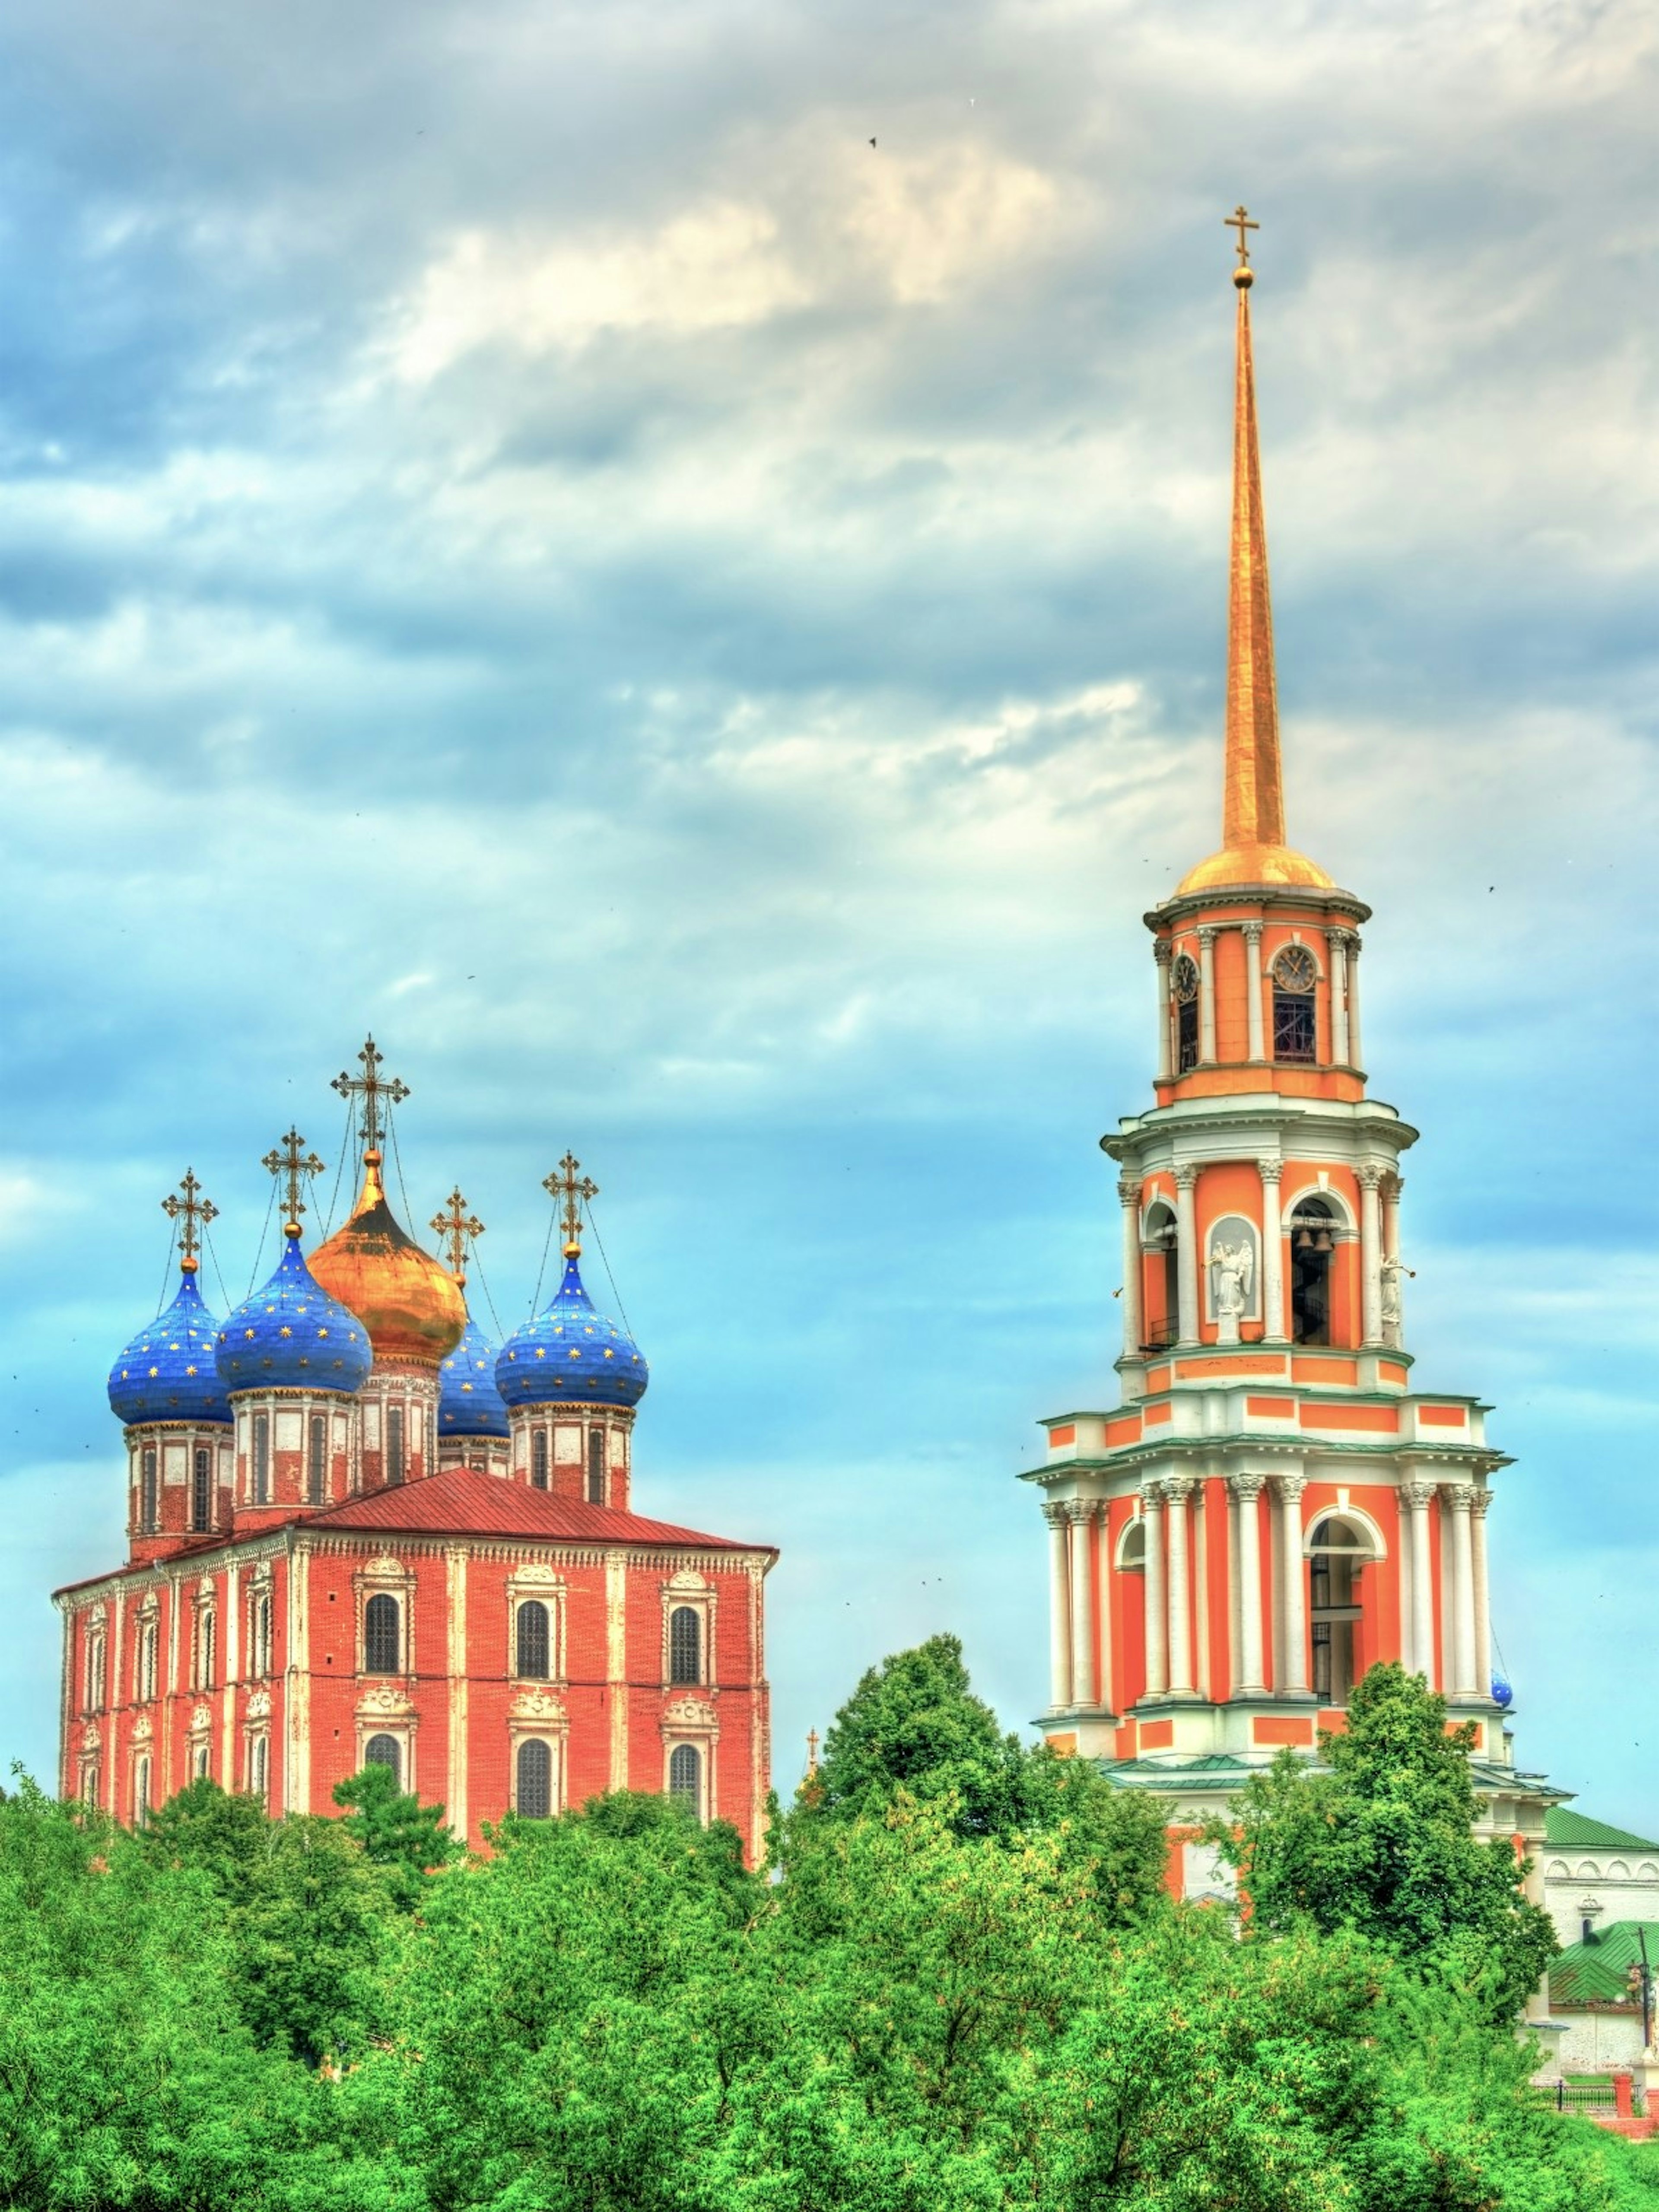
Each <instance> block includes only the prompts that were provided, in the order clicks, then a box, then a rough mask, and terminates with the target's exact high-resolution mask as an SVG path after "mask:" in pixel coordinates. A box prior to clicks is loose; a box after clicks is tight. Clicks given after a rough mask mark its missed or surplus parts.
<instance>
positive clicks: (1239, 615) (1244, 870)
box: [1176, 207, 1333, 896]
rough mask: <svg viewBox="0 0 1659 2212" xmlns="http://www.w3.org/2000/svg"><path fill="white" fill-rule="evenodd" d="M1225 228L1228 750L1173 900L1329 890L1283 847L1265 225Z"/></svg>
mask: <svg viewBox="0 0 1659 2212" xmlns="http://www.w3.org/2000/svg"><path fill="white" fill-rule="evenodd" d="M1222 221H1223V222H1224V223H1225V226H1226V228H1228V229H1230V230H1236V231H1237V233H1238V248H1237V252H1238V266H1237V268H1236V269H1235V270H1233V283H1234V284H1235V286H1236V287H1237V292H1238V354H1237V369H1236V376H1235V384H1234V393H1233V528H1232V547H1231V558H1230V561H1229V564H1228V599H1227V751H1226V768H1225V784H1224V788H1223V797H1222V806H1221V850H1220V851H1219V852H1218V853H1212V854H1211V855H1210V858H1209V859H1208V860H1200V863H1199V865H1198V866H1197V867H1195V868H1194V869H1192V870H1191V871H1190V872H1188V874H1187V875H1186V876H1184V877H1183V878H1182V881H1181V883H1180V884H1179V885H1178V886H1177V891H1176V896H1182V895H1183V894H1185V893H1188V892H1192V891H1199V890H1215V889H1218V888H1220V887H1223V886H1225V885H1230V884H1305V885H1310V886H1313V887H1316V888H1318V889H1322V890H1329V889H1331V888H1333V886H1332V884H1331V879H1330V878H1329V877H1328V875H1327V874H1326V873H1325V871H1324V870H1323V869H1322V867H1319V866H1316V864H1315V863H1314V862H1313V861H1312V860H1309V859H1308V858H1307V856H1306V855H1305V854H1302V853H1294V852H1292V851H1291V849H1290V848H1289V847H1288V846H1287V845H1286V844H1285V782H1284V775H1283V771H1282V769H1281V767H1280V763H1279V688H1278V685H1277V684H1276V683H1275V681H1274V678H1273V603H1272V601H1271V599H1269V597H1268V592H1267V515H1266V513H1265V512H1264V510H1263V507H1262V503H1261V452H1260V449H1259V445H1258V441H1257V437H1256V427H1255V362H1253V360H1252V359H1251V355H1250V287H1251V285H1252V284H1254V283H1255V270H1254V269H1252V268H1251V266H1250V250H1249V243H1248V240H1247V236H1246V234H1247V233H1248V232H1249V231H1252V230H1255V229H1257V228H1260V226H1259V225H1258V224H1256V223H1255V222H1252V221H1251V220H1250V217H1249V214H1248V213H1247V212H1246V210H1244V209H1243V208H1242V207H1240V208H1237V209H1236V210H1234V211H1233V213H1232V214H1231V215H1230V216H1223V218H1222Z"/></svg>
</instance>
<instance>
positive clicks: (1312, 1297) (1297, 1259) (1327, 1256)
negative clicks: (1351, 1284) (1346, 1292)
mask: <svg viewBox="0 0 1659 2212" xmlns="http://www.w3.org/2000/svg"><path fill="white" fill-rule="evenodd" d="M1336 1226H1337V1220H1336V1213H1335V1210H1334V1207H1333V1206H1332V1205H1331V1203H1330V1201H1329V1200H1328V1199H1323V1198H1316V1197H1310V1198H1304V1199H1303V1200H1300V1201H1299V1202H1298V1204H1297V1209H1296V1211H1295V1212H1294V1213H1293V1214H1292V1215H1291V1342H1292V1343H1293V1344H1328V1343H1329V1342H1330V1340H1331V1255H1332V1253H1333V1252H1334V1250H1335V1249H1336V1237H1335V1234H1334V1232H1335V1230H1336Z"/></svg>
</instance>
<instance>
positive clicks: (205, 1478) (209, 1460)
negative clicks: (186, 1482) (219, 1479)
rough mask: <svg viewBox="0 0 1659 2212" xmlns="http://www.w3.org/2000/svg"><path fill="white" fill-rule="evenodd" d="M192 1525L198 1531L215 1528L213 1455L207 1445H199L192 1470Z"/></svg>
mask: <svg viewBox="0 0 1659 2212" xmlns="http://www.w3.org/2000/svg"><path fill="white" fill-rule="evenodd" d="M190 1525H191V1528H194V1529H197V1531H200V1530H202V1529H205V1528H211V1527H212V1526H213V1454H212V1453H211V1452H210V1450H209V1449H208V1448H207V1446H206V1445H205V1444H197V1447H196V1456H195V1461H194V1462H193V1464H192V1466H191V1480H190Z"/></svg>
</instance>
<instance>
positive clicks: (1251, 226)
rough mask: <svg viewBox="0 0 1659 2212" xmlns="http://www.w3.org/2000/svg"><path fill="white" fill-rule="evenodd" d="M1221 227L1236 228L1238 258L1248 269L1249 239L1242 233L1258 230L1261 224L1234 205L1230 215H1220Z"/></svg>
mask: <svg viewBox="0 0 1659 2212" xmlns="http://www.w3.org/2000/svg"><path fill="white" fill-rule="evenodd" d="M1221 228H1223V230H1236V231H1237V233H1238V258H1239V260H1240V262H1241V263H1242V264H1243V266H1244V267H1245V268H1246V269H1248V268H1249V265H1250V246H1249V240H1248V239H1247V238H1246V237H1245V235H1244V234H1245V232H1246V231H1247V230H1260V229H1261V224H1260V223H1259V222H1251V221H1250V218H1249V215H1248V214H1247V213H1246V211H1245V210H1244V209H1243V207H1242V206H1240V207H1236V208H1235V209H1234V210H1233V211H1232V213H1231V215H1224V216H1222V218H1221Z"/></svg>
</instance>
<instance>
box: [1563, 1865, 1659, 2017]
mask: <svg viewBox="0 0 1659 2212" xmlns="http://www.w3.org/2000/svg"><path fill="white" fill-rule="evenodd" d="M1590 1825H1591V1826H1595V1823H1594V1822H1592V1823H1591V1824H1590ZM1642 1936H1646V1938H1647V1946H1648V1960H1649V1962H1650V1965H1651V1966H1653V1967H1654V1969H1655V1971H1656V1972H1659V1921H1656V1920H1615V1921H1614V1922H1613V1924H1612V1926H1611V1927H1608V1928H1601V1929H1597V1930H1596V1932H1595V1935H1593V1936H1591V1937H1590V1939H1589V1942H1588V1943H1574V1944H1572V1945H1571V1946H1570V1947H1569V1948H1568V1949H1566V1950H1565V1951H1563V1952H1562V1954H1561V1955H1560V1957H1559V1959H1557V1960H1555V1961H1554V1963H1553V1965H1552V1966H1551V1967H1550V2004H1551V2007H1552V2008H1554V2007H1555V2006H1558V2005H1565V2006H1568V2007H1577V2008H1579V2009H1580V2010H1582V2009H1583V2007H1585V2006H1586V2005H1604V2004H1627V2005H1638V2004H1640V2002H1642V2000H1641V1996H1640V1993H1639V1991H1638V1990H1632V1987H1631V1981H1630V1970H1631V1968H1632V1966H1640V1965H1641V1963H1642V1943H1641V1938H1642Z"/></svg>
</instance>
